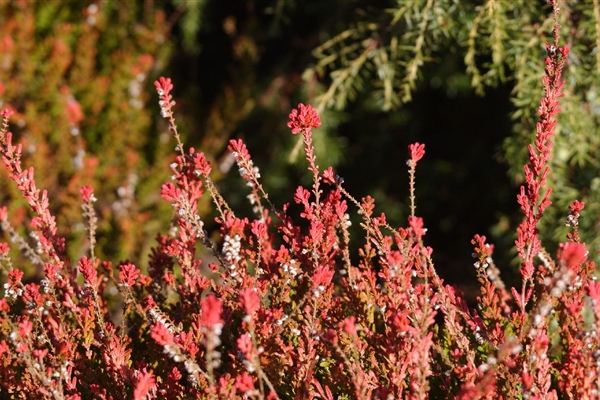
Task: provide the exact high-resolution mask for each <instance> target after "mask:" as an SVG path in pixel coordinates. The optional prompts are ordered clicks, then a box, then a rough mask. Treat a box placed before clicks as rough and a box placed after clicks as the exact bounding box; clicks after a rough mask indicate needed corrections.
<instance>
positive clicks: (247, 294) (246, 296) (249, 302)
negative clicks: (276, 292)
mask: <svg viewBox="0 0 600 400" xmlns="http://www.w3.org/2000/svg"><path fill="white" fill-rule="evenodd" d="M240 300H241V302H242V306H243V307H244V310H245V311H246V314H248V315H252V314H254V312H255V311H256V310H258V309H259V308H260V298H259V297H258V293H256V292H255V291H254V290H252V289H251V288H246V289H244V290H242V293H241V294H240Z"/></svg>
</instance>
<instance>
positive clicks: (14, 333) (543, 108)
mask: <svg viewBox="0 0 600 400" xmlns="http://www.w3.org/2000/svg"><path fill="white" fill-rule="evenodd" d="M553 6H554V18H555V20H554V31H553V40H552V41H551V42H550V43H547V44H546V58H545V73H544V76H543V85H544V96H543V98H542V99H541V102H540V105H539V107H538V113H539V117H540V120H539V122H538V123H537V125H536V140H535V142H534V143H533V144H531V145H529V147H528V152H529V163H528V164H527V165H525V167H524V176H525V179H526V183H525V185H523V187H522V188H521V192H520V194H519V195H518V198H517V201H518V203H519V205H520V206H521V209H522V211H523V214H524V218H523V222H522V223H521V224H520V226H519V227H518V231H517V236H518V239H517V241H516V243H515V245H516V249H517V252H518V255H519V258H520V260H521V268H520V271H521V278H522V282H521V284H520V286H518V287H507V286H506V285H505V284H504V283H503V281H502V279H501V277H500V268H499V267H497V266H496V265H495V263H494V260H493V250H494V247H493V245H492V244H490V243H488V242H487V239H486V238H485V237H484V236H481V235H475V236H474V238H473V240H472V244H473V247H474V253H473V256H474V258H475V263H474V267H475V269H476V271H477V277H478V280H479V283H480V285H481V293H480V296H479V298H478V304H477V306H476V307H470V306H469V305H467V303H466V302H465V300H464V299H463V296H462V294H461V293H460V292H459V291H458V290H457V289H456V288H453V287H452V286H449V285H447V284H445V283H444V282H443V280H442V279H441V278H440V277H439V275H438V274H437V272H436V270H435V268H434V261H433V260H434V259H435V253H434V250H433V249H432V248H431V247H429V246H427V245H426V240H427V238H426V233H427V229H426V227H425V223H424V221H423V219H422V218H421V217H419V214H418V207H417V197H416V193H415V185H414V184H415V180H416V177H417V166H418V165H419V163H422V162H425V160H426V159H425V158H424V156H425V154H426V153H425V148H426V147H425V145H424V144H421V143H414V144H411V145H410V146H409V148H408V160H407V167H408V175H409V181H410V185H409V194H410V197H409V202H410V204H409V209H410V215H409V216H408V218H407V221H406V225H405V226H403V227H398V228H394V227H392V226H390V225H389V224H388V222H387V219H386V216H385V214H384V213H378V212H376V211H375V199H373V198H372V197H370V196H365V197H363V198H361V199H357V198H355V197H353V196H352V194H350V193H349V192H348V191H347V190H346V189H345V186H344V185H345V180H344V178H342V177H340V176H338V175H336V173H335V171H334V170H333V168H331V167H328V168H324V169H323V168H321V167H319V165H318V163H317V161H318V160H317V157H316V156H315V148H314V145H313V130H316V129H318V128H319V127H320V125H321V117H320V116H319V114H318V112H317V110H315V109H314V108H313V107H312V106H310V105H304V104H299V105H298V107H297V108H296V109H294V110H292V112H291V113H290V115H289V122H288V127H289V128H290V130H291V133H292V134H294V135H300V137H301V142H302V146H303V149H304V154H305V159H306V162H307V164H308V171H309V174H310V176H311V177H312V182H311V184H310V185H308V187H302V186H300V187H298V188H297V189H296V190H295V191H294V194H293V196H292V199H291V202H290V203H287V204H283V205H281V206H279V205H276V204H273V202H272V200H271V199H270V198H269V195H268V193H267V192H266V191H265V189H264V187H263V185H262V184H261V172H260V170H259V168H258V167H257V166H256V165H255V164H254V162H253V161H252V157H251V155H250V151H249V149H248V147H247V146H246V145H245V144H244V142H243V141H242V140H239V139H234V140H231V141H230V142H229V146H228V149H229V151H230V152H231V154H232V157H233V158H234V160H235V163H236V165H237V167H238V171H239V173H240V175H241V179H242V180H243V181H244V183H245V186H246V187H247V190H248V200H249V202H250V204H251V205H252V206H253V210H252V214H251V215H241V214H238V213H237V212H236V211H235V210H233V209H232V207H230V205H229V204H228V203H227V201H226V199H225V198H223V196H221V194H220V192H219V188H218V186H217V185H216V184H215V183H214V182H213V180H212V179H211V174H212V167H211V164H210V163H209V162H208V161H207V158H206V156H205V154H204V153H202V152H198V151H196V150H195V149H194V148H187V147H186V146H185V145H184V143H183V141H182V139H181V135H180V133H179V130H178V127H177V125H176V120H175V117H174V114H173V108H174V106H175V103H174V101H173V97H172V94H171V93H172V90H173V85H172V83H171V80H170V79H168V78H160V79H159V80H157V81H156V82H155V86H156V89H157V92H158V95H159V105H160V107H161V116H162V117H163V118H165V120H166V122H167V124H168V126H169V130H170V132H171V133H172V135H173V137H174V139H175V142H176V146H175V149H176V153H177V156H176V159H175V161H174V162H173V163H172V164H171V165H170V169H171V173H172V176H171V179H170V180H169V181H168V182H166V183H164V184H163V185H162V186H161V197H162V198H163V199H164V200H166V201H167V202H168V203H170V204H171V206H172V208H173V215H174V217H173V222H172V226H171V227H170V229H169V231H168V234H164V235H159V236H158V237H157V240H156V244H155V247H154V248H153V250H152V254H151V256H150V260H149V263H148V266H147V268H146V270H147V271H143V272H142V268H140V266H138V265H134V264H133V263H131V262H128V261H125V262H122V263H120V264H119V265H117V266H113V265H112V264H111V263H110V262H108V261H105V260H103V259H102V257H100V256H99V255H98V254H96V252H95V250H94V249H95V247H96V238H95V231H96V227H97V223H98V216H97V214H96V209H95V206H94V204H95V203H96V201H100V200H99V198H100V197H101V195H100V194H95V193H94V189H93V188H92V187H91V186H89V185H85V186H83V187H81V189H80V196H81V202H82V210H83V216H84V218H85V221H86V226H87V234H88V239H87V240H88V245H89V249H90V250H89V252H88V254H86V255H84V256H82V257H80V258H79V259H78V260H77V261H76V262H72V261H71V259H70V258H69V256H68V252H67V242H66V240H65V239H64V238H63V237H61V235H60V233H59V230H58V229H57V221H56V219H55V217H54V216H53V215H52V213H51V211H50V202H49V195H48V193H47V192H46V191H42V190H40V189H39V188H38V186H37V184H36V181H35V172H36V171H35V169H34V168H26V167H25V166H24V164H23V161H22V151H23V146H22V145H21V144H15V143H14V142H13V135H12V133H11V132H9V130H8V127H9V126H8V125H9V120H10V118H11V116H12V115H13V113H12V111H11V110H9V109H5V110H3V111H2V112H1V116H2V119H3V122H2V127H1V129H0V153H1V154H2V161H3V164H4V170H5V171H6V172H7V174H8V177H9V178H10V179H11V180H12V181H13V182H14V184H16V187H17V190H18V192H19V193H20V194H21V195H22V197H23V199H24V201H26V203H27V205H28V207H29V209H30V211H31V212H32V215H33V217H32V219H31V223H30V229H31V232H33V233H34V235H33V236H34V238H35V239H36V247H35V248H30V247H27V245H26V242H19V243H18V245H19V247H21V250H23V251H24V252H25V254H26V256H27V257H28V258H29V259H30V260H31V262H33V263H38V264H40V265H42V268H43V272H44V279H43V280H41V281H40V282H26V281H24V280H23V272H22V270H21V268H20V266H19V265H15V263H14V262H13V260H12V257H11V256H10V252H9V245H8V244H7V243H1V244H0V257H1V262H2V268H3V270H4V271H5V276H6V283H5V284H4V297H3V298H2V299H1V300H0V378H1V379H0V394H1V395H2V397H6V398H50V399H82V398H100V399H125V398H134V399H149V398H166V399H176V398H209V399H216V398H223V399H235V398H252V399H265V398H266V399H288V398H296V399H313V398H324V399H334V398H336V399H338V398H339V399H350V398H352V399H354V398H357V399H371V398H386V399H394V398H395V399H400V398H410V399H417V398H418V399H424V398H429V397H431V398H459V399H474V398H489V399H492V398H507V399H513V398H523V399H534V398H535V399H552V398H555V399H558V398H576V399H588V398H589V399H591V398H597V397H598V390H599V387H598V385H599V375H598V373H599V371H598V354H599V353H598V351H599V346H598V340H599V339H598V334H597V330H598V321H599V320H600V284H598V283H597V282H595V279H594V275H593V274H594V273H595V271H596V267H595V265H594V263H593V262H592V261H590V260H589V258H590V257H589V254H588V251H587V250H586V245H585V244H584V243H583V242H582V240H581V238H580V235H579V230H578V224H579V220H580V217H581V212H582V211H583V209H584V206H585V205H584V203H583V202H580V201H578V200H573V202H572V203H571V205H570V207H569V210H568V214H567V210H565V218H566V221H567V223H568V225H569V226H570V227H571V232H570V233H569V235H568V237H567V238H566V241H565V242H563V243H562V244H561V245H560V246H559V250H558V252H557V253H556V254H550V253H549V252H548V251H546V250H545V249H544V247H543V245H542V241H541V240H540V237H539V230H538V224H539V221H540V220H541V219H542V217H543V214H544V212H545V211H546V209H547V207H548V206H549V204H550V195H551V189H550V188H549V187H548V185H547V176H548V174H549V161H550V159H551V156H552V147H553V138H554V135H555V130H556V125H557V120H556V117H557V115H559V113H560V109H559V99H560V97H561V96H562V90H563V87H564V81H563V78H562V71H563V68H564V65H565V62H566V61H567V56H568V54H569V49H568V47H566V46H561V45H560V35H559V24H558V7H557V6H556V5H555V4H553ZM347 179H351V177H347ZM204 196H206V197H208V198H210V199H211V201H212V202H213V203H214V207H215V209H216V211H217V215H218V217H217V218H216V222H217V224H218V226H219V229H220V231H219V241H218V242H215V241H213V239H212V238H211V237H209V234H208V232H207V231H206V230H205V228H204V224H205V221H204V220H203V217H202V216H201V215H200V213H199V210H198V205H199V202H200V201H201V199H202V198H203V197H204ZM350 213H357V214H358V215H359V216H360V218H361V220H362V222H361V224H360V225H361V227H362V229H363V232H364V236H361V237H358V238H357V237H355V236H353V237H351V236H350V234H349V230H348V227H349V223H350V222H349V221H350V217H349V214H350ZM0 220H1V221H2V223H3V224H4V225H3V226H4V229H5V230H9V229H10V227H11V225H10V222H9V221H8V210H7V209H6V208H1V209H0ZM14 236H15V237H16V238H17V240H18V238H19V236H18V234H16V233H15V235H14ZM351 240H355V241H359V242H360V243H359V246H360V250H359V251H358V254H351V252H350V248H351V247H350V242H351ZM114 292H118V294H119V297H120V299H121V300H120V301H114V300H113V299H112V295H111V294H113V293H114ZM115 309H118V310H119V311H118V312H115Z"/></svg>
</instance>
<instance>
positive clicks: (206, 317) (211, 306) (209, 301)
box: [201, 293, 223, 328]
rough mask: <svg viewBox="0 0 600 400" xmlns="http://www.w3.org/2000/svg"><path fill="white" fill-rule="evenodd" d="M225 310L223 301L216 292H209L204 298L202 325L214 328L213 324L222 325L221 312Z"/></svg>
mask: <svg viewBox="0 0 600 400" xmlns="http://www.w3.org/2000/svg"><path fill="white" fill-rule="evenodd" d="M222 310H223V302H222V301H221V300H219V299H217V297H216V296H215V295H214V294H212V293H211V294H209V295H208V296H206V297H205V298H204V300H202V320H201V324H202V326H205V327H209V328H212V327H213V326H219V325H220V326H222V325H223V320H222V319H221V312H222Z"/></svg>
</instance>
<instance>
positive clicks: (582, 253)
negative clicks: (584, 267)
mask: <svg viewBox="0 0 600 400" xmlns="http://www.w3.org/2000/svg"><path fill="white" fill-rule="evenodd" d="M559 258H560V259H561V260H562V261H564V262H565V263H566V265H567V268H569V269H570V270H574V271H576V270H577V269H578V268H579V266H581V264H583V263H584V262H585V260H586V258H587V250H586V248H585V245H584V244H581V243H573V242H568V243H564V244H561V245H560V250H559Z"/></svg>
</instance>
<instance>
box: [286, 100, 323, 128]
mask: <svg viewBox="0 0 600 400" xmlns="http://www.w3.org/2000/svg"><path fill="white" fill-rule="evenodd" d="M287 126H288V128H290V129H291V130H292V133H293V134H294V135H295V134H297V133H300V132H302V131H308V130H310V129H311V128H318V127H319V126H321V118H320V117H319V114H318V113H317V110H315V109H314V108H312V106H311V105H310V104H309V105H307V106H305V105H304V104H302V103H300V104H298V108H296V109H293V110H292V112H291V113H290V122H288V124H287Z"/></svg>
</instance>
